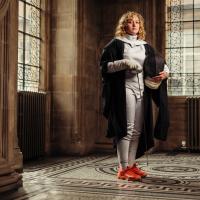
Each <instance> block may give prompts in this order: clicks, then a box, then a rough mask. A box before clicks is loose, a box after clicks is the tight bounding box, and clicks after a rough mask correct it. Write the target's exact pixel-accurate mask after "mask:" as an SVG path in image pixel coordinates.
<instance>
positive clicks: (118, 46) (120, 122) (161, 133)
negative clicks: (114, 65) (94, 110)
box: [100, 39, 169, 158]
mask: <svg viewBox="0 0 200 200" xmlns="http://www.w3.org/2000/svg"><path fill="white" fill-rule="evenodd" d="M145 49H146V60H145V64H144V66H143V67H144V77H145V76H147V75H148V76H150V77H152V76H155V75H157V74H158V73H159V72H160V71H163V68H164V64H163V63H164V62H162V58H161V57H159V56H158V55H157V54H156V53H155V51H154V49H153V48H152V47H151V46H150V45H148V44H145ZM123 53H124V42H123V41H121V40H118V39H113V40H111V41H110V42H109V43H108V44H107V45H106V46H105V48H104V49H103V53H102V56H101V60H100V66H101V74H102V80H103V81H102V83H103V90H102V99H103V115H104V116H105V117H106V118H107V120H108V128H107V134H106V136H107V137H108V138H114V141H115V142H118V141H119V140H120V139H121V138H123V137H124V136H126V135H127V119H126V93H125V92H126V90H125V70H121V71H118V72H114V73H107V63H108V62H111V61H115V60H121V59H123ZM151 99H153V100H154V101H155V103H156V105H157V106H158V107H159V114H158V118H157V122H156V126H155V130H154V133H153V116H152V101H151ZM168 126H169V117H168V107H167V83H166V80H164V81H163V82H162V83H161V85H160V87H159V89H157V90H151V89H149V88H147V87H145V88H144V126H143V131H142V133H141V136H140V141H139V146H138V150H137V155H136V157H137V158H138V157H140V156H142V155H143V154H144V152H145V151H147V150H149V149H150V148H151V147H153V145H154V140H153V137H156V138H157V139H162V140H166V136H167V130H168Z"/></svg>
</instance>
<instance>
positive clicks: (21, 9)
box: [18, 1, 24, 31]
mask: <svg viewBox="0 0 200 200" xmlns="http://www.w3.org/2000/svg"><path fill="white" fill-rule="evenodd" d="M18 19H19V22H18V27H19V30H20V31H23V30H24V3H23V2H21V1H19V17H18Z"/></svg>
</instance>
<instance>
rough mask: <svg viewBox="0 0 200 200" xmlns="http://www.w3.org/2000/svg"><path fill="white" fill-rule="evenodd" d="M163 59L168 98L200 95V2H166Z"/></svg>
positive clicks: (187, 0)
mask: <svg viewBox="0 0 200 200" xmlns="http://www.w3.org/2000/svg"><path fill="white" fill-rule="evenodd" d="M166 59H167V63H168V65H169V68H170V72H171V73H170V77H169V80H168V92H169V95H172V96H181V95H184V96H189V95H200V0H167V1H166Z"/></svg>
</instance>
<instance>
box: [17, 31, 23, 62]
mask: <svg viewBox="0 0 200 200" xmlns="http://www.w3.org/2000/svg"><path fill="white" fill-rule="evenodd" d="M23 41H24V35H23V34H22V33H18V62H19V63H23V60H24V59H23V58H24V50H23V44H24V43H23Z"/></svg>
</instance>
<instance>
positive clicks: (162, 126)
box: [100, 12, 169, 180]
mask: <svg viewBox="0 0 200 200" xmlns="http://www.w3.org/2000/svg"><path fill="white" fill-rule="evenodd" d="M144 39H145V30H144V20H143V18H142V16H141V15H140V14H138V13H136V12H127V13H125V14H123V15H122V17H121V18H120V20H119V22H118V25H117V28H116V32H115V38H114V39H112V40H111V41H110V42H109V43H108V44H107V45H106V46H105V48H104V50H103V53H102V57H101V62H100V65H101V72H102V77H103V94H102V96H103V100H104V112H103V114H104V116H105V117H106V118H107V119H108V130H107V137H109V138H114V141H115V145H116V147H117V155H118V161H119V169H118V174H117V176H118V178H119V179H128V180H140V179H141V177H145V176H147V173H146V172H144V171H142V170H141V169H139V168H138V167H137V165H136V162H135V159H136V158H138V157H139V156H141V155H143V154H144V152H145V151H147V150H148V149H149V148H151V147H152V146H153V127H152V107H151V98H153V100H154V101H155V103H156V105H157V106H158V107H159V114H158V119H157V123H156V126H155V132H154V137H156V138H157V139H162V140H165V139H166V135H167V129H168V126H169V120H168V108H167V87H166V79H167V77H168V74H169V69H168V67H167V65H166V64H165V62H164V59H162V57H161V56H159V54H157V53H156V52H155V51H154V49H153V48H152V47H151V46H150V45H148V44H147V43H146V42H145V41H144ZM144 79H145V82H146V83H147V84H148V86H149V87H150V88H148V87H146V86H145V85H144ZM144 109H145V110H144ZM145 114H146V115H145ZM143 122H145V123H143ZM147 131H148V132H147Z"/></svg>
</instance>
